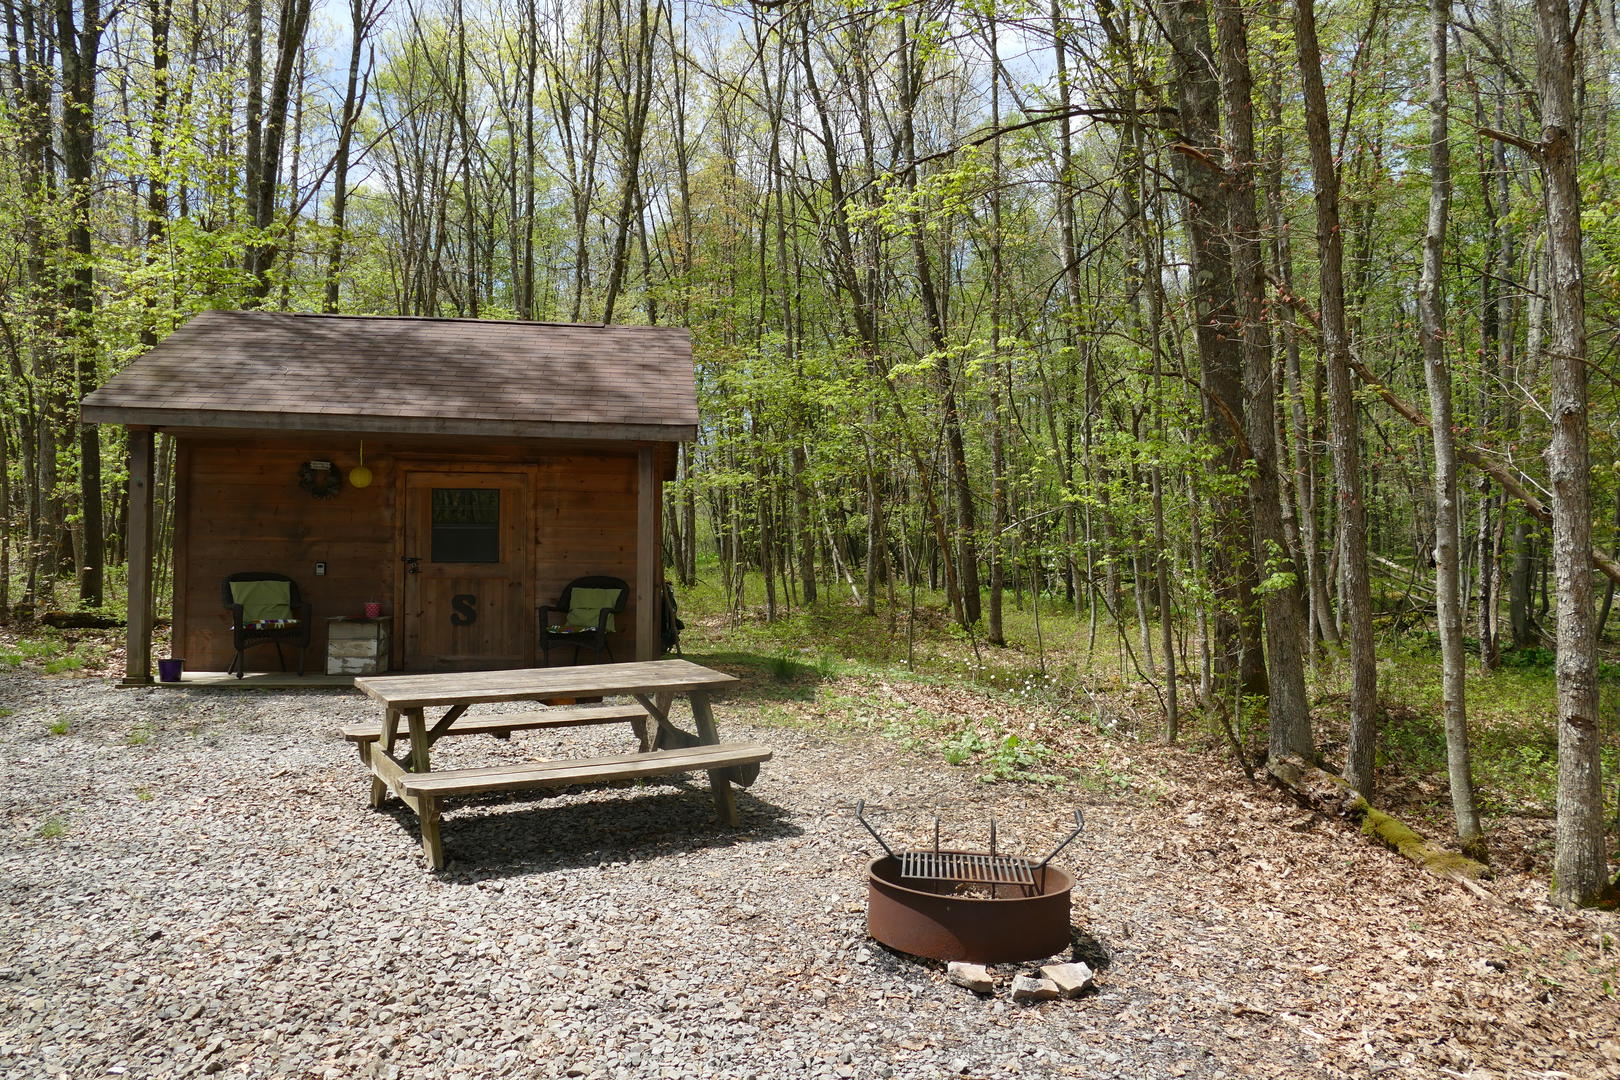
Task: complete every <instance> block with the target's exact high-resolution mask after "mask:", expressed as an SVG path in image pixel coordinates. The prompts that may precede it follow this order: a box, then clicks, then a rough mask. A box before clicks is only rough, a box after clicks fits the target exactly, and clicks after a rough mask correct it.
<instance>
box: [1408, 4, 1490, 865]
mask: <svg viewBox="0 0 1620 1080" xmlns="http://www.w3.org/2000/svg"><path fill="white" fill-rule="evenodd" d="M1450 29H1451V0H1431V2H1430V5H1429V222H1428V231H1427V232H1426V234H1425V235H1424V238H1423V273H1422V277H1421V279H1420V281H1419V282H1418V295H1417V302H1418V341H1419V343H1420V344H1421V345H1422V348H1423V370H1424V375H1425V379H1426V382H1427V383H1428V389H1429V432H1430V435H1431V437H1432V439H1433V442H1434V532H1435V540H1434V576H1435V622H1436V624H1437V627H1438V629H1439V632H1440V669H1441V687H1442V690H1441V693H1442V697H1443V699H1444V703H1443V706H1442V707H1443V709H1444V712H1445V726H1446V772H1447V776H1448V777H1449V779H1450V781H1451V812H1452V816H1453V817H1454V818H1455V819H1456V822H1457V838H1458V839H1459V840H1460V841H1461V842H1462V847H1463V850H1464V851H1466V852H1468V854H1469V855H1470V856H1472V857H1473V858H1476V859H1482V860H1483V858H1484V857H1485V834H1484V831H1483V830H1482V829H1481V828H1480V823H1479V810H1478V808H1477V807H1476V805H1475V800H1474V774H1473V768H1472V766H1471V765H1470V763H1469V753H1468V709H1467V701H1466V698H1465V693H1466V690H1465V681H1464V680H1465V676H1466V674H1467V664H1468V658H1467V656H1466V655H1465V654H1464V652H1463V611H1462V599H1461V596H1460V592H1461V572H1460V569H1459V566H1458V557H1459V548H1460V546H1461V543H1462V525H1461V520H1460V514H1459V513H1458V509H1457V504H1458V494H1457V446H1456V436H1455V434H1454V432H1453V430H1452V424H1453V421H1452V409H1451V404H1452V402H1451V369H1450V367H1449V366H1448V365H1447V363H1446V343H1445V327H1446V311H1445V284H1444V282H1443V281H1442V279H1441V275H1442V273H1443V271H1444V267H1443V259H1444V257H1445V247H1446V216H1447V214H1448V213H1449V212H1450V208H1451V144H1450V138H1451V135H1450V132H1449V130H1448V128H1447V124H1448V122H1449V120H1450V111H1449V97H1448V80H1447V77H1446V42H1447V36H1448V34H1449V33H1450Z"/></svg>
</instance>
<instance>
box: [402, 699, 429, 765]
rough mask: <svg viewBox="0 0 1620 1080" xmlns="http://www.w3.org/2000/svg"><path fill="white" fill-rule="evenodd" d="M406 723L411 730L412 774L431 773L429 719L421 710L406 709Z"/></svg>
mask: <svg viewBox="0 0 1620 1080" xmlns="http://www.w3.org/2000/svg"><path fill="white" fill-rule="evenodd" d="M405 722H406V723H408V724H409V725H410V728H411V772H418V773H425V772H429V771H431V770H430V768H429V766H428V733H427V717H426V716H424V715H423V713H422V710H421V709H406V710H405Z"/></svg>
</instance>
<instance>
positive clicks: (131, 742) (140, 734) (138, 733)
mask: <svg viewBox="0 0 1620 1080" xmlns="http://www.w3.org/2000/svg"><path fill="white" fill-rule="evenodd" d="M153 734H154V733H153V731H152V725H151V724H148V723H145V722H142V723H139V724H136V725H135V726H134V727H132V728H130V729H129V734H128V735H125V736H124V745H125V746H145V745H146V744H147V743H149V742H151V741H152V735H153Z"/></svg>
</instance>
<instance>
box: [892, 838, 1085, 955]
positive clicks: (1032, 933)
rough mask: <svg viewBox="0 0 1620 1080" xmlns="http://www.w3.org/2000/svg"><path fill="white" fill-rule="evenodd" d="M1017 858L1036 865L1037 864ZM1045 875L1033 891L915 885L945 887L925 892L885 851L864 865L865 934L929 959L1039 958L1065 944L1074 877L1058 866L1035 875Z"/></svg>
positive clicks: (1058, 950) (1066, 943)
mask: <svg viewBox="0 0 1620 1080" xmlns="http://www.w3.org/2000/svg"><path fill="white" fill-rule="evenodd" d="M941 854H969V853H966V852H942V853H941ZM1020 861H1024V862H1026V865H1028V866H1030V867H1031V869H1033V868H1034V865H1035V864H1034V863H1028V862H1027V860H1020ZM1042 878H1044V881H1043V887H1041V888H1038V889H1037V890H1036V892H1035V894H1034V895H1032V896H1023V895H1012V896H971V895H965V894H963V893H962V892H960V891H959V890H960V889H961V886H959V885H951V884H949V883H935V882H923V883H918V884H921V885H933V886H934V887H935V888H936V889H939V890H943V891H930V890H929V889H928V888H919V887H918V886H917V884H911V885H903V884H901V883H900V859H899V858H898V857H896V856H894V855H884V856H883V857H881V858H878V859H873V860H872V865H871V866H870V867H869V868H868V869H867V900H866V932H867V933H869V934H871V935H872V937H874V938H876V939H877V940H878V941H881V942H882V943H883V944H885V945H887V946H889V947H890V948H891V949H898V950H900V951H901V952H904V953H911V954H912V955H914V956H927V957H930V958H932V959H934V960H947V961H949V960H963V961H966V962H968V963H971V964H1011V963H1018V962H1020V961H1024V960H1039V959H1041V958H1042V957H1046V956H1052V955H1054V954H1056V953H1060V952H1063V951H1065V950H1067V949H1068V948H1069V944H1070V937H1069V893H1070V891H1071V890H1072V889H1073V888H1074V877H1073V876H1072V875H1070V874H1069V872H1068V871H1066V870H1063V869H1060V868H1059V867H1056V866H1048V867H1045V868H1044V870H1042V871H1041V872H1040V873H1039V874H1037V880H1038V881H1039V880H1041V879H1042ZM993 891H994V890H993ZM1006 891H1008V892H1017V891H1018V890H1012V889H1008V890H1006Z"/></svg>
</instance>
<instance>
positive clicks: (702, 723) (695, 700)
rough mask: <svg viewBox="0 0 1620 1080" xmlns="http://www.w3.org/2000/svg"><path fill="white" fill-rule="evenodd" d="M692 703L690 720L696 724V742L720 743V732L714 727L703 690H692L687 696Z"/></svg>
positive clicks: (711, 712) (706, 696)
mask: <svg viewBox="0 0 1620 1080" xmlns="http://www.w3.org/2000/svg"><path fill="white" fill-rule="evenodd" d="M687 697H688V698H690V700H691V702H692V719H693V720H694V721H695V722H696V723H697V733H698V741H699V742H701V743H703V744H705V745H709V744H713V743H717V742H719V741H720V732H719V731H717V730H716V729H715V726H714V712H713V711H712V710H711V709H710V708H709V695H708V693H707V692H706V691H703V690H693V691H692V692H691V693H690V694H688V695H687Z"/></svg>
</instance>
